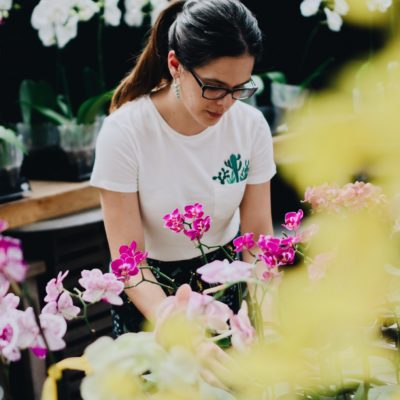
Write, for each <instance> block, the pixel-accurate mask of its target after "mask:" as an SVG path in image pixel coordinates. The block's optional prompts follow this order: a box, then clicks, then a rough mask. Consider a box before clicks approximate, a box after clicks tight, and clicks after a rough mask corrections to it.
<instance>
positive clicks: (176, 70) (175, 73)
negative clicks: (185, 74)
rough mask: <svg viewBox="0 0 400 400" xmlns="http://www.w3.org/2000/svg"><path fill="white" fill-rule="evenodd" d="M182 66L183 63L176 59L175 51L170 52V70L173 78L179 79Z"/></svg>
mask: <svg viewBox="0 0 400 400" xmlns="http://www.w3.org/2000/svg"><path fill="white" fill-rule="evenodd" d="M180 65H181V63H180V62H179V60H178V59H177V57H176V54H175V50H170V51H169V52H168V69H169V72H170V74H171V76H172V78H174V79H176V78H179V75H180Z"/></svg>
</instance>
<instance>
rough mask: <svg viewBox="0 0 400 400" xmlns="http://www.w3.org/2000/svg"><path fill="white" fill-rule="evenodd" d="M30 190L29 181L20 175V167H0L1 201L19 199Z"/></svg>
mask: <svg viewBox="0 0 400 400" xmlns="http://www.w3.org/2000/svg"><path fill="white" fill-rule="evenodd" d="M27 190H29V183H28V180H27V179H26V178H25V177H22V176H21V175H20V168H12V169H0V203H5V202H7V201H12V200H18V199H21V198H22V197H23V196H22V195H23V192H25V191H27Z"/></svg>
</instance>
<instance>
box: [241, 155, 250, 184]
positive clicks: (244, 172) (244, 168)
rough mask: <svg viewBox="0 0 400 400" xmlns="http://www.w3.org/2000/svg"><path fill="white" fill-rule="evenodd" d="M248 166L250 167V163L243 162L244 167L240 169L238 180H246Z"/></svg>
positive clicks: (247, 161)
mask: <svg viewBox="0 0 400 400" xmlns="http://www.w3.org/2000/svg"><path fill="white" fill-rule="evenodd" d="M249 166H250V161H249V160H245V161H244V167H243V169H242V172H241V173H240V180H241V181H244V180H246V179H247V176H248V175H249Z"/></svg>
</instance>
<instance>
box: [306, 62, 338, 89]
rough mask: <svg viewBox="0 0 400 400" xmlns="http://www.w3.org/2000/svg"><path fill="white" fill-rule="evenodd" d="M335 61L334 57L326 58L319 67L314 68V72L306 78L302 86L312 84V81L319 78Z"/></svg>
mask: <svg viewBox="0 0 400 400" xmlns="http://www.w3.org/2000/svg"><path fill="white" fill-rule="evenodd" d="M333 61H335V58H334V57H329V58H328V59H327V60H325V61H324V62H323V63H322V64H321V65H320V66H319V67H317V69H315V70H314V72H312V73H311V75H309V76H308V77H307V78H306V79H304V81H303V82H301V83H300V87H302V88H303V89H305V88H307V87H308V86H310V84H311V82H313V81H314V80H315V79H316V78H318V77H319V76H320V75H321V74H322V72H324V70H325V69H326V68H327V67H328V65H329V64H331V63H332V62H333Z"/></svg>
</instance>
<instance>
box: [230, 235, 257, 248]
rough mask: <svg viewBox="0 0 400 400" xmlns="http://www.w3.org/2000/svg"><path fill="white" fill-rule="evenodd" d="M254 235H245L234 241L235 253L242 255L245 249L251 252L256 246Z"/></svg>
mask: <svg viewBox="0 0 400 400" xmlns="http://www.w3.org/2000/svg"><path fill="white" fill-rule="evenodd" d="M255 244H256V242H255V241H254V233H252V232H250V233H245V234H244V235H242V236H239V237H237V238H236V239H234V240H233V245H234V246H235V252H236V253H240V252H241V251H243V249H247V250H250V249H251V248H253V247H254V246H255Z"/></svg>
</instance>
